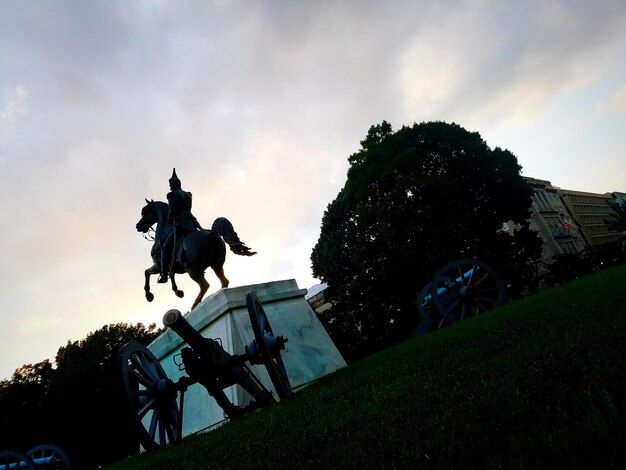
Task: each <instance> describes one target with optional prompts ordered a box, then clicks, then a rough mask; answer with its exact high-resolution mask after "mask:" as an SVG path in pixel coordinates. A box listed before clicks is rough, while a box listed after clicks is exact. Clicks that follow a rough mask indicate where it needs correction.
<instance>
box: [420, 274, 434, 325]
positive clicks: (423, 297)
mask: <svg viewBox="0 0 626 470" xmlns="http://www.w3.org/2000/svg"><path fill="white" fill-rule="evenodd" d="M432 285H433V283H432V282H429V283H427V284H426V285H425V286H424V287H422V290H421V291H420V293H419V294H418V296H417V310H418V311H419V312H420V317H421V318H426V317H428V316H429V313H430V310H431V308H430V306H431V298H430V296H431V293H430V288H431V287H432Z"/></svg>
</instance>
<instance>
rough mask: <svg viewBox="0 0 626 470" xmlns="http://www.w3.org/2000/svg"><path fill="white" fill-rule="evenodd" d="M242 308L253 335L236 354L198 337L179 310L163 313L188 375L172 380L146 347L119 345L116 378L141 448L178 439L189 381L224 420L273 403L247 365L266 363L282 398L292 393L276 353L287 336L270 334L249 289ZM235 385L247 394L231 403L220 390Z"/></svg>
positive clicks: (182, 367)
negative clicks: (242, 403)
mask: <svg viewBox="0 0 626 470" xmlns="http://www.w3.org/2000/svg"><path fill="white" fill-rule="evenodd" d="M246 307H247V310H248V314H249V317H250V323H251V325H252V330H253V332H254V339H253V340H252V342H250V344H248V345H247V346H246V347H245V352H244V353H243V354H239V355H237V354H230V353H228V352H226V351H225V350H224V348H223V347H222V345H221V342H220V340H219V339H211V338H205V337H203V336H202V335H201V334H200V333H198V332H197V331H196V330H195V329H194V328H193V327H192V326H191V325H190V324H189V323H188V322H187V320H186V319H185V317H184V316H183V315H182V314H181V313H180V311H178V310H170V311H168V312H167V313H166V314H165V315H164V317H163V324H164V326H165V327H166V328H170V329H172V330H173V331H174V332H175V333H176V334H177V335H178V336H180V337H181V338H182V339H183V340H184V341H185V342H186V343H187V345H188V346H186V347H184V348H183V349H182V350H181V353H180V355H177V356H180V360H181V362H177V359H176V358H177V356H175V357H174V361H175V363H176V364H177V365H178V366H179V368H181V370H184V371H185V372H186V374H187V376H183V377H181V378H180V379H179V380H178V381H177V382H174V381H172V380H171V379H169V378H168V377H167V375H166V373H165V371H164V369H163V367H162V366H161V364H160V363H159V361H158V359H157V358H156V357H155V356H154V354H152V352H151V351H150V350H149V349H148V348H146V347H145V346H143V345H141V344H139V343H128V344H126V345H125V346H123V347H122V348H121V349H120V352H119V355H118V363H117V371H118V379H119V383H120V385H121V391H122V393H123V396H124V398H125V400H124V401H125V402H126V405H127V410H128V412H129V415H130V419H131V421H132V423H133V425H134V426H135V429H136V431H137V433H138V437H139V441H140V443H141V445H142V446H143V448H144V449H146V450H156V449H159V448H163V447H166V446H167V445H169V444H175V443H178V442H180V441H181V439H182V424H183V422H182V420H183V409H184V396H185V392H186V390H187V389H188V388H189V387H190V386H191V385H194V384H197V383H199V384H200V385H202V386H204V388H206V390H207V392H208V393H209V395H211V396H212V397H213V398H214V399H215V401H216V402H217V404H218V405H219V406H220V408H222V410H223V411H224V414H225V417H227V418H229V419H232V418H235V417H238V416H241V415H244V414H246V413H250V412H251V411H254V410H256V409H259V408H262V407H266V406H269V405H271V404H273V403H276V401H277V400H276V397H275V396H274V394H273V393H272V392H270V391H269V390H268V389H267V388H266V387H265V386H264V385H263V383H262V382H261V381H260V380H259V379H258V378H257V377H256V376H255V375H254V374H253V372H252V371H251V370H250V368H249V367H248V365H247V363H249V364H250V365H264V366H265V368H266V369H267V372H268V375H269V378H270V380H271V382H272V385H273V386H274V389H275V390H276V394H277V395H278V397H279V398H280V399H281V400H282V399H285V398H287V397H289V396H290V395H291V393H292V392H291V385H290V382H289V378H288V377H287V372H286V370H285V365H284V363H283V361H282V358H281V354H280V352H281V351H282V350H284V349H285V344H286V343H287V341H288V340H287V339H286V338H283V337H282V336H275V335H274V333H273V331H272V328H271V326H270V324H269V321H268V319H267V316H266V314H265V311H264V310H263V305H262V304H261V302H260V301H259V299H258V297H257V295H256V294H255V293H254V291H251V292H249V293H248V294H247V295H246ZM235 384H237V385H239V386H241V387H242V388H243V389H244V390H245V391H246V392H248V394H250V396H251V397H252V401H251V402H250V403H249V404H248V405H245V406H238V405H235V404H233V403H231V401H230V400H229V399H228V397H227V395H226V394H225V393H224V389H226V388H228V387H231V386H232V385H235Z"/></svg>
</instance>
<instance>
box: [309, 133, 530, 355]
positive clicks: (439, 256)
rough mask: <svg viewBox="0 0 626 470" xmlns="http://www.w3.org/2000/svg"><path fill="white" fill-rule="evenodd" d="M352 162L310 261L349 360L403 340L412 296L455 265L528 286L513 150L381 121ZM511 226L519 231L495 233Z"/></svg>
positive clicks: (413, 318)
mask: <svg viewBox="0 0 626 470" xmlns="http://www.w3.org/2000/svg"><path fill="white" fill-rule="evenodd" d="M349 163H350V168H349V169H348V178H347V181H346V184H345V186H344V187H343V188H342V189H341V191H340V192H339V194H338V196H337V198H336V199H335V200H334V201H333V202H331V203H330V204H329V205H328V208H327V210H326V211H325V213H324V216H323V219H322V226H321V234H320V238H319V240H318V242H317V244H316V245H315V247H314V248H313V252H312V254H311V261H312V268H313V274H314V275H315V276H316V277H318V278H319V279H321V280H322V281H323V282H326V283H327V284H328V285H329V289H328V296H329V298H330V300H331V301H332V302H333V305H334V306H333V308H332V309H331V310H330V311H329V313H328V314H326V315H321V319H322V321H324V322H325V324H326V326H327V328H328V330H329V332H330V333H331V335H332V336H333V339H334V340H335V341H336V342H337V343H338V345H339V346H340V348H341V349H342V352H343V353H344V355H346V356H347V357H348V358H349V359H350V358H356V357H360V356H363V355H366V354H369V353H371V352H373V351H376V350H379V349H381V348H382V347H386V346H388V345H389V344H392V343H394V342H396V341H399V340H403V339H406V338H407V336H408V334H407V332H408V331H411V329H413V328H415V326H416V325H417V322H418V314H417V309H416V306H415V300H416V299H415V296H416V293H417V292H419V290H420V289H421V287H422V286H423V285H424V284H425V283H426V282H427V281H429V280H430V279H431V278H432V276H433V275H434V273H435V272H436V270H437V269H439V268H440V267H441V266H443V265H444V264H445V263H447V262H449V261H452V260H454V259H456V258H460V257H476V258H478V259H481V260H483V261H487V262H489V263H491V264H493V265H495V267H496V269H497V270H498V271H499V272H500V274H501V275H502V276H503V277H505V279H507V280H508V281H509V282H510V283H514V284H515V283H516V291H517V292H518V293H521V292H523V291H524V290H532V289H533V287H534V286H533V284H534V283H535V281H536V280H535V279H534V274H532V273H533V272H534V266H533V262H534V261H535V260H538V259H539V258H540V257H541V255H540V241H539V240H538V238H537V237H536V235H535V234H533V233H530V232H529V231H528V229H527V226H528V222H527V219H528V217H529V207H530V196H531V193H532V190H531V188H530V187H529V186H528V185H527V184H526V183H525V181H524V180H523V179H522V178H521V176H520V170H521V167H520V166H519V164H518V163H517V159H516V158H515V156H514V155H513V154H512V153H511V152H509V151H507V150H502V149H500V148H496V149H494V150H491V149H490V148H489V147H488V146H487V144H486V143H485V142H484V141H483V140H482V138H481V137H480V135H479V134H478V133H471V132H468V131H466V130H465V129H463V128H461V127H460V126H458V125H456V124H447V123H444V122H429V123H421V124H415V125H413V126H412V127H403V128H402V129H400V130H399V131H397V132H395V133H394V132H393V131H392V128H391V126H390V125H389V123H387V122H385V121H383V122H382V123H381V124H380V125H376V126H372V127H371V128H370V130H369V132H368V134H367V136H366V138H365V140H363V141H362V142H361V149H360V150H359V151H358V152H357V153H355V154H353V155H352V156H350V157H349ZM507 221H513V222H514V223H517V224H520V226H521V227H522V230H520V231H518V232H516V233H515V234H514V235H513V236H511V235H508V234H503V233H498V231H499V229H500V228H501V226H502V224H503V223H504V222H507ZM500 232H501V231H500ZM522 283H523V285H521V284H522Z"/></svg>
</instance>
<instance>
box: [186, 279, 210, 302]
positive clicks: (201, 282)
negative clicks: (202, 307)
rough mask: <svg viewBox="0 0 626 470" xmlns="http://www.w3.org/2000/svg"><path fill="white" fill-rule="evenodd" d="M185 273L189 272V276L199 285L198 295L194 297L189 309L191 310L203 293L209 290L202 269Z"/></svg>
mask: <svg viewBox="0 0 626 470" xmlns="http://www.w3.org/2000/svg"><path fill="white" fill-rule="evenodd" d="M187 273H188V274H189V277H191V279H193V280H194V281H196V282H197V283H198V285H199V286H200V292H199V293H198V297H196V300H194V302H193V305H192V306H191V310H193V309H194V308H196V306H197V305H198V304H199V303H200V301H201V300H202V297H204V294H206V291H208V290H209V283H208V282H207V280H206V279H205V278H204V272H202V271H187Z"/></svg>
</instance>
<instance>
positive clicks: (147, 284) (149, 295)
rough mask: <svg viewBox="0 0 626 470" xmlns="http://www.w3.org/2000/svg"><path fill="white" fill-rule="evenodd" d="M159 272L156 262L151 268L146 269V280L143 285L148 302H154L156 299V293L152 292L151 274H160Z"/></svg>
mask: <svg viewBox="0 0 626 470" xmlns="http://www.w3.org/2000/svg"><path fill="white" fill-rule="evenodd" d="M159 272H160V271H159V270H158V269H157V267H156V264H153V265H152V267H151V268H148V269H146V270H145V271H144V275H145V277H146V282H145V283H144V285H143V290H144V291H145V292H146V300H147V301H148V302H152V301H153V300H154V294H153V293H152V292H150V276H151V275H153V274H159Z"/></svg>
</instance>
